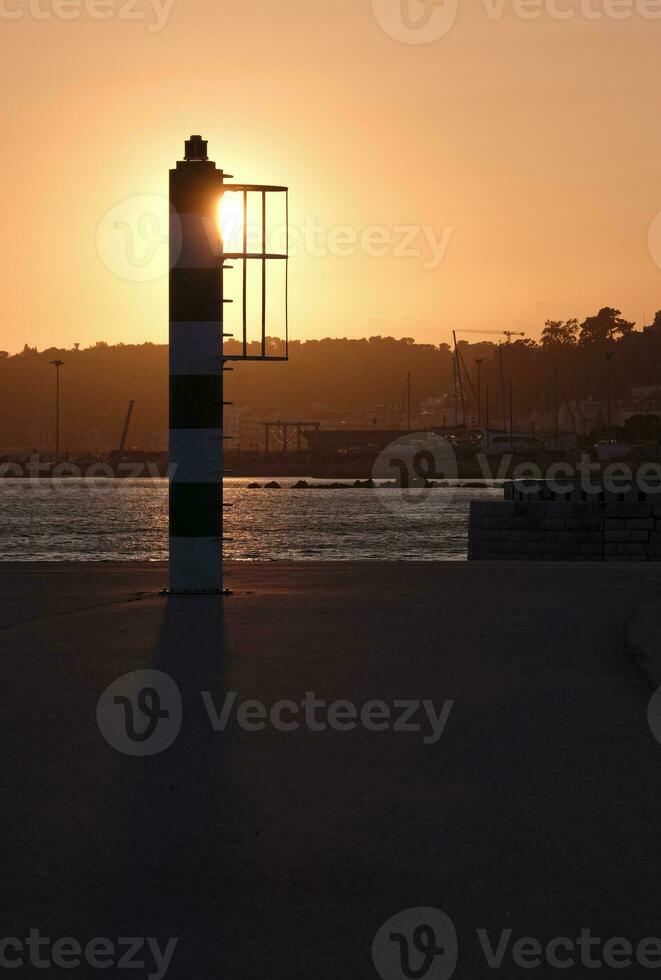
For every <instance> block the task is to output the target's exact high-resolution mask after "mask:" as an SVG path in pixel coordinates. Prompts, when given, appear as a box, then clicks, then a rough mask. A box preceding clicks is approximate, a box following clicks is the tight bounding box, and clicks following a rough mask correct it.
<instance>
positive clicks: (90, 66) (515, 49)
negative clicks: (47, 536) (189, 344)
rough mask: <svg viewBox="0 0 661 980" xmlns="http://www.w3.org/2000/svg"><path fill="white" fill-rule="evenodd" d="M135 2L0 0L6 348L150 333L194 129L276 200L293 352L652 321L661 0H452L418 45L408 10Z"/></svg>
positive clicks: (659, 249) (216, 155)
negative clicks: (288, 252) (170, 175)
mask: <svg viewBox="0 0 661 980" xmlns="http://www.w3.org/2000/svg"><path fill="white" fill-rule="evenodd" d="M130 2H131V6H130V7H128V6H127V0H2V2H1V3H0V11H1V12H0V38H1V42H2V63H3V67H4V77H5V85H4V86H3V94H4V101H5V106H4V109H5V111H4V113H3V115H2V120H1V122H0V125H1V126H2V129H3V148H4V152H3V154H2V156H1V157H0V170H1V172H2V186H3V188H4V215H3V222H2V229H3V234H2V251H3V255H2V263H3V268H4V270H5V275H4V277H3V285H4V288H3V293H2V302H3V314H4V315H3V322H4V331H3V333H4V336H3V338H2V343H1V345H0V346H2V347H3V348H4V349H7V350H10V351H15V350H17V349H20V348H21V347H22V345H23V344H24V343H25V342H27V343H29V344H30V345H37V346H38V347H40V348H42V347H44V346H49V345H53V344H59V345H63V346H70V345H71V344H73V343H74V342H79V343H81V344H82V345H83V346H86V345H88V344H91V343H94V342H95V341H97V340H106V341H108V342H116V341H125V342H140V341H143V340H151V341H154V342H165V341H166V339H167V303H166V280H165V279H164V278H163V274H164V273H165V271H166V263H165V245H164V244H163V243H162V242H161V241H160V238H159V234H158V233H159V226H158V220H160V219H159V215H158V208H159V207H162V206H163V204H162V201H163V196H164V195H165V194H166V193H167V171H168V168H169V167H170V166H171V165H173V163H174V161H175V160H176V159H177V158H178V157H179V156H180V155H181V150H182V145H183V140H184V138H185V137H186V136H188V135H190V133H192V132H201V133H202V134H203V135H204V136H205V137H206V138H207V139H208V140H209V144H210V151H211V155H212V158H213V159H215V160H216V161H217V163H218V164H219V166H223V167H224V168H225V169H226V170H229V171H230V172H231V173H233V174H234V175H235V176H236V177H237V179H239V180H245V181H255V182H269V183H286V184H289V185H290V186H291V188H292V199H291V205H292V207H291V221H292V225H293V227H294V229H295V235H294V241H296V240H297V236H298V240H300V241H299V248H298V250H297V255H296V257H295V258H294V259H293V260H292V264H291V328H292V334H293V336H295V337H298V338H308V337H320V336H329V335H330V336H354V337H359V336H366V335H368V336H369V335H372V334H377V333H381V334H393V335H395V336H413V337H415V338H416V339H418V340H421V341H431V342H435V343H438V342H441V341H447V340H448V339H449V336H450V331H451V330H452V329H453V328H468V329H479V328H485V329H499V328H513V329H521V330H525V331H527V332H528V333H529V335H530V336H533V337H537V336H539V333H540V331H541V328H542V326H543V322H544V320H545V319H547V318H549V317H551V318H561V317H569V316H578V317H582V316H584V315H586V314H588V313H591V312H593V311H595V310H596V309H597V308H598V307H599V306H604V305H615V306H618V307H619V308H621V309H622V310H623V311H624V312H625V313H626V315H627V317H629V318H631V319H635V320H636V321H637V322H638V323H639V324H640V322H641V320H642V317H643V314H647V316H648V317H651V314H652V313H653V312H654V311H655V310H656V309H657V308H659V307H661V271H659V268H658V267H657V265H656V264H655V262H654V261H653V258H652V256H651V255H650V250H649V248H648V229H649V228H650V225H651V223H652V222H653V219H654V217H655V215H657V214H658V212H659V211H661V130H660V127H659V125H658V119H659V114H660V113H659V110H660V108H661V91H660V90H661V76H660V75H659V70H658V57H659V55H658V52H659V49H660V46H661V20H659V19H650V11H653V10H654V9H655V5H656V6H658V3H657V0H647V5H645V2H644V0H631V2H630V3H629V4H627V0H611V2H610V3H608V2H607V0H603V4H602V0H555V4H553V3H552V2H551V0H545V2H546V4H547V6H546V8H545V7H544V3H541V0H540V9H536V8H535V6H534V0H532V2H531V0H527V3H522V4H520V6H519V8H517V9H515V6H516V5H513V4H512V3H511V2H507V3H505V2H504V0H471V3H470V8H469V4H468V3H463V4H460V5H459V9H457V10H456V11H455V10H454V9H453V4H454V5H456V4H457V0H445V4H443V5H442V6H440V7H437V8H430V12H431V13H432V19H431V20H430V22H429V24H428V25H427V26H426V27H425V26H423V27H421V28H420V30H419V31H417V32H416V31H414V30H413V29H412V28H411V29H410V28H406V26H405V25H404V23H403V22H402V21H401V11H400V2H399V0H332V2H327V3H322V2H320V0H282V2H280V3H276V2H274V0H251V2H249V3H247V2H242V3H239V2H234V3H228V2H225V0H130ZM169 3H172V7H171V11H170V13H169V17H168V15H167V10H165V9H162V10H161V13H160V15H157V13H156V12H155V10H158V9H160V8H162V5H165V7H167V5H168V4H169ZM94 4H96V6H94ZM627 10H628V12H629V14H630V16H629V17H628V18H627V19H621V20H620V19H614V16H613V15H614V14H615V13H620V14H621V13H622V12H625V13H626V12H627ZM525 11H527V12H528V15H529V16H530V15H531V13H532V14H535V13H536V14H537V16H536V17H535V18H534V19H526V18H524V17H523V16H521V14H522V12H525ZM558 11H560V12H564V13H573V14H574V15H575V16H573V17H571V18H570V19H559V18H558V16H557V12H558ZM425 12H426V7H423V6H422V5H421V4H420V3H419V0H410V11H409V14H410V17H411V18H412V21H411V22H412V23H413V22H414V21H415V20H416V19H419V20H420V23H423V24H424V20H425ZM455 12H456V20H454V13H455ZM554 12H555V13H554ZM656 12H657V14H658V13H660V12H661V11H658V10H657V11H656ZM62 13H66V14H68V15H69V17H70V18H71V19H62V17H61V14H62ZM598 13H601V14H602V16H601V18H600V19H597V14H598ZM36 14H38V16H36ZM101 14H103V15H104V16H106V15H111V16H107V19H97V17H98V16H100V15H101ZM129 14H132V17H131V19H127V18H128V15H129ZM588 14H589V15H590V16H588ZM120 15H121V16H120ZM439 15H441V16H444V17H445V21H443V22H441V21H440V20H439V21H438V22H435V21H434V20H433V18H434V17H436V16H439ZM158 16H160V17H161V20H162V23H161V24H160V25H159V24H158V21H157V17H158ZM138 18H141V19H138ZM398 18H399V19H398ZM453 20H454V23H451V21H453ZM438 25H440V26H438ZM159 26H160V29H154V28H156V27H159ZM430 30H432V31H436V33H438V34H442V36H439V37H438V38H436V39H433V38H432V39H428V38H423V35H422V32H423V31H428V32H429V31H430ZM407 32H408V33H407ZM444 32H445V33H444ZM391 34H393V35H395V36H390V35H391ZM414 36H415V37H414ZM412 39H415V40H416V41H417V42H419V41H421V40H425V39H426V40H428V42H429V43H407V42H408V41H410V40H412ZM127 201H128V204H127V203H126V202H127ZM113 209H114V210H113ZM143 212H144V213H146V214H147V217H148V216H149V214H151V213H153V214H154V216H155V219H154V220H156V222H157V224H156V225H154V224H153V223H148V224H147V225H144V226H143V228H142V231H143V233H144V234H145V235H146V236H147V237H143V238H142V239H141V238H140V233H139V231H138V230H137V228H136V227H133V232H132V233H131V234H132V238H131V246H130V248H131V249H132V251H130V252H129V254H128V255H127V248H129V246H127V242H128V240H129V239H128V238H127V234H129V233H130V229H131V227H132V222H133V225H134V226H135V221H136V218H137V217H139V216H140V214H141V213H143ZM104 216H106V217H105V218H104ZM149 221H151V219H149ZM315 225H316V226H317V228H316V231H315V233H314V235H312V233H311V231H310V229H312V228H314V227H315ZM652 228H653V230H652V242H653V249H652V251H653V253H654V256H655V257H656V259H657V261H658V262H659V264H660V265H661V218H660V219H659V220H658V222H657V223H656V224H655V225H653V226H652ZM122 229H124V231H122ZM127 229H128V230H129V231H128V232H127ZM154 229H155V230H156V233H157V234H156V237H155V238H154V239H153V260H149V255H148V254H147V253H148V251H149V245H150V242H151V241H152V239H151V238H150V237H149V236H151V235H152V233H153V232H154ZM405 229H406V230H405ZM409 229H410V230H409ZM411 236H412V241H411V243H410V244H409V249H413V251H415V252H417V254H415V255H401V254H400V253H401V251H402V246H403V245H405V244H406V241H405V239H406V237H411ZM430 243H433V244H430ZM366 247H367V250H368V252H371V253H373V254H365V248H366ZM150 254H151V253H150Z"/></svg>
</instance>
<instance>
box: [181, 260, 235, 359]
mask: <svg viewBox="0 0 661 980" xmlns="http://www.w3.org/2000/svg"><path fill="white" fill-rule="evenodd" d="M222 306H223V293H222V281H221V272H220V266H219V264H217V265H216V268H214V269H172V270H171V272H170V320H171V321H173V322H177V321H192V320H202V321H204V320H207V321H210V320H219V319H220V316H221V310H222ZM194 342H195V338H191V343H194ZM219 342H220V341H219Z"/></svg>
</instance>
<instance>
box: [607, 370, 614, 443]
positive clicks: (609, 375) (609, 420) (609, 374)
mask: <svg viewBox="0 0 661 980" xmlns="http://www.w3.org/2000/svg"><path fill="white" fill-rule="evenodd" d="M613 357H614V354H613V351H606V426H607V428H608V439H609V440H611V439H612V438H613V425H612V417H611V397H612V393H611V382H612V374H613V370H612V369H613Z"/></svg>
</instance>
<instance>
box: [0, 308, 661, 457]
mask: <svg viewBox="0 0 661 980" xmlns="http://www.w3.org/2000/svg"><path fill="white" fill-rule="evenodd" d="M459 346H460V353H461V359H462V361H463V363H464V365H465V369H466V370H465V374H463V376H462V377H463V380H464V384H465V386H466V387H467V388H468V382H467V379H466V375H468V376H470V377H471V378H474V369H475V362H476V360H478V359H480V360H482V361H483V364H482V391H483V394H485V393H486V389H487V388H488V389H489V391H490V399H491V405H492V406H493V412H492V418H496V417H497V416H498V415H499V414H500V408H499V406H500V402H501V389H502V383H501V374H500V358H499V350H498V345H497V344H494V343H493V342H481V343H473V344H469V343H466V342H464V341H462V342H461V343H460V345H459ZM226 349H227V352H228V353H232V350H233V349H232V347H231V345H230V346H229V347H228V348H226ZM503 353H504V356H503V364H504V371H505V374H506V382H507V384H508V385H509V382H510V381H511V382H512V384H513V388H514V395H515V400H516V406H517V412H518V413H521V414H525V413H531V412H532V411H533V410H535V409H542V410H547V411H548V410H552V408H553V406H554V402H555V398H556V394H557V393H558V392H559V395H560V397H561V398H562V399H563V400H569V401H576V400H581V399H586V398H590V397H592V398H596V399H601V398H603V397H604V390H605V384H606V371H607V362H608V360H609V358H611V369H612V386H613V397H615V398H617V397H625V396H626V395H627V394H628V392H629V390H630V389H631V388H632V387H634V386H655V385H660V384H661V311H660V312H659V313H657V314H656V316H655V318H654V321H653V323H652V324H651V325H649V326H646V327H644V328H643V329H636V328H635V324H634V323H633V322H630V321H628V320H626V319H625V318H624V317H623V316H622V314H621V312H620V311H619V310H617V309H615V308H613V307H605V308H604V309H602V310H600V311H599V312H598V313H596V314H595V315H594V316H591V317H588V318H586V319H585V320H584V321H583V322H579V321H578V320H577V319H570V320H567V321H551V320H549V321H548V322H547V323H546V325H545V327H544V330H543V333H542V336H541V340H540V342H539V343H536V342H534V341H531V340H519V341H516V342H513V343H509V344H507V345H506V346H505V348H504V352H503ZM58 358H59V359H61V360H62V361H64V362H65V363H64V366H63V368H62V370H61V385H62V388H61V391H62V446H63V448H66V449H68V450H70V451H81V450H91V451H105V450H108V449H112V448H114V447H116V446H117V444H118V442H119V436H120V433H121V429H122V424H123V420H124V416H125V414H126V409H127V405H128V402H129V400H132V399H133V400H135V401H136V402H137V405H136V411H135V416H134V424H133V428H132V434H131V443H132V444H133V445H139V446H140V447H141V448H144V449H161V448H163V447H164V446H165V444H166V439H167V427H168V421H167V386H168V351H167V347H166V346H164V345H155V344H142V345H125V344H119V345H115V346H110V345H108V344H105V343H103V342H100V343H97V344H96V345H95V346H93V347H89V348H86V349H79V348H78V347H77V346H76V347H74V348H73V349H69V350H63V349H60V348H50V349H48V350H43V351H37V350H36V349H35V348H30V347H28V346H27V345H26V347H25V348H24V349H23V350H22V351H21V352H20V353H19V354H16V355H13V356H10V355H9V354H7V353H6V352H0V403H1V405H2V412H1V413H0V447H2V448H3V449H7V448H10V447H11V448H16V447H24V448H29V447H35V448H38V449H44V448H48V447H49V446H51V445H52V441H53V430H54V411H53V406H54V397H55V369H54V368H53V367H52V366H51V362H52V361H53V360H55V359H58ZM453 364H454V358H453V352H452V350H451V348H450V347H449V346H448V345H447V344H440V345H438V346H434V345H431V344H417V343H415V342H414V341H413V340H412V339H410V338H404V339H401V340H395V339H393V338H392V337H370V338H369V339H364V340H348V339H330V338H328V339H324V340H308V341H294V342H292V343H291V345H290V361H289V363H274V364H261V363H255V362H249V363H246V364H237V365H235V368H236V370H235V371H234V373H233V374H228V375H227V376H226V391H227V398H228V400H231V401H233V402H234V403H235V404H237V405H249V406H250V407H251V411H252V412H253V413H254V414H255V415H256V416H258V415H259V414H260V413H262V414H264V416H265V417H266V416H267V415H268V414H269V413H271V412H273V411H277V412H278V413H280V414H281V415H282V416H283V417H284V416H286V415H290V416H291V417H292V418H314V417H315V416H316V414H318V413H319V412H321V411H330V412H333V411H335V412H338V413H342V412H350V411H360V410H368V409H372V408H374V407H375V406H381V407H385V408H388V407H390V408H391V409H394V408H396V407H397V406H398V405H401V403H402V398H403V390H404V386H405V383H406V376H407V374H408V373H410V374H411V377H412V399H413V405H414V407H415V406H417V405H418V404H420V402H422V401H425V400H429V399H437V400H438V399H439V398H443V399H444V401H443V411H444V412H447V417H448V421H449V422H450V421H452V420H453V419H454V405H453V390H454V369H453ZM384 417H385V413H384Z"/></svg>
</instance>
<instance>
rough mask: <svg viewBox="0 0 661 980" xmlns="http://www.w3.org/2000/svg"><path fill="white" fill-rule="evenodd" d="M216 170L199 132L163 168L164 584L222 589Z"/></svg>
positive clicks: (176, 589)
mask: <svg viewBox="0 0 661 980" xmlns="http://www.w3.org/2000/svg"><path fill="white" fill-rule="evenodd" d="M224 176H225V175H224V174H223V171H222V170H218V169H216V165H215V164H214V163H212V162H211V161H210V160H209V159H208V157H207V143H206V141H205V140H203V139H202V138H201V137H200V136H192V137H191V138H190V139H189V140H187V141H186V149H185V154H184V160H182V161H179V162H178V163H177V167H176V169H175V170H171V171H170V225H171V226H170V473H171V476H170V591H171V592H172V593H174V594H184V595H185V594H197V595H202V594H207V595H217V594H219V593H221V592H222V590H223V570H222V513H223V510H222V508H223V483H222V468H223V363H224V362H223V274H222V246H221V241H220V231H219V227H218V205H219V202H220V199H221V195H222V187H223V180H224Z"/></svg>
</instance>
